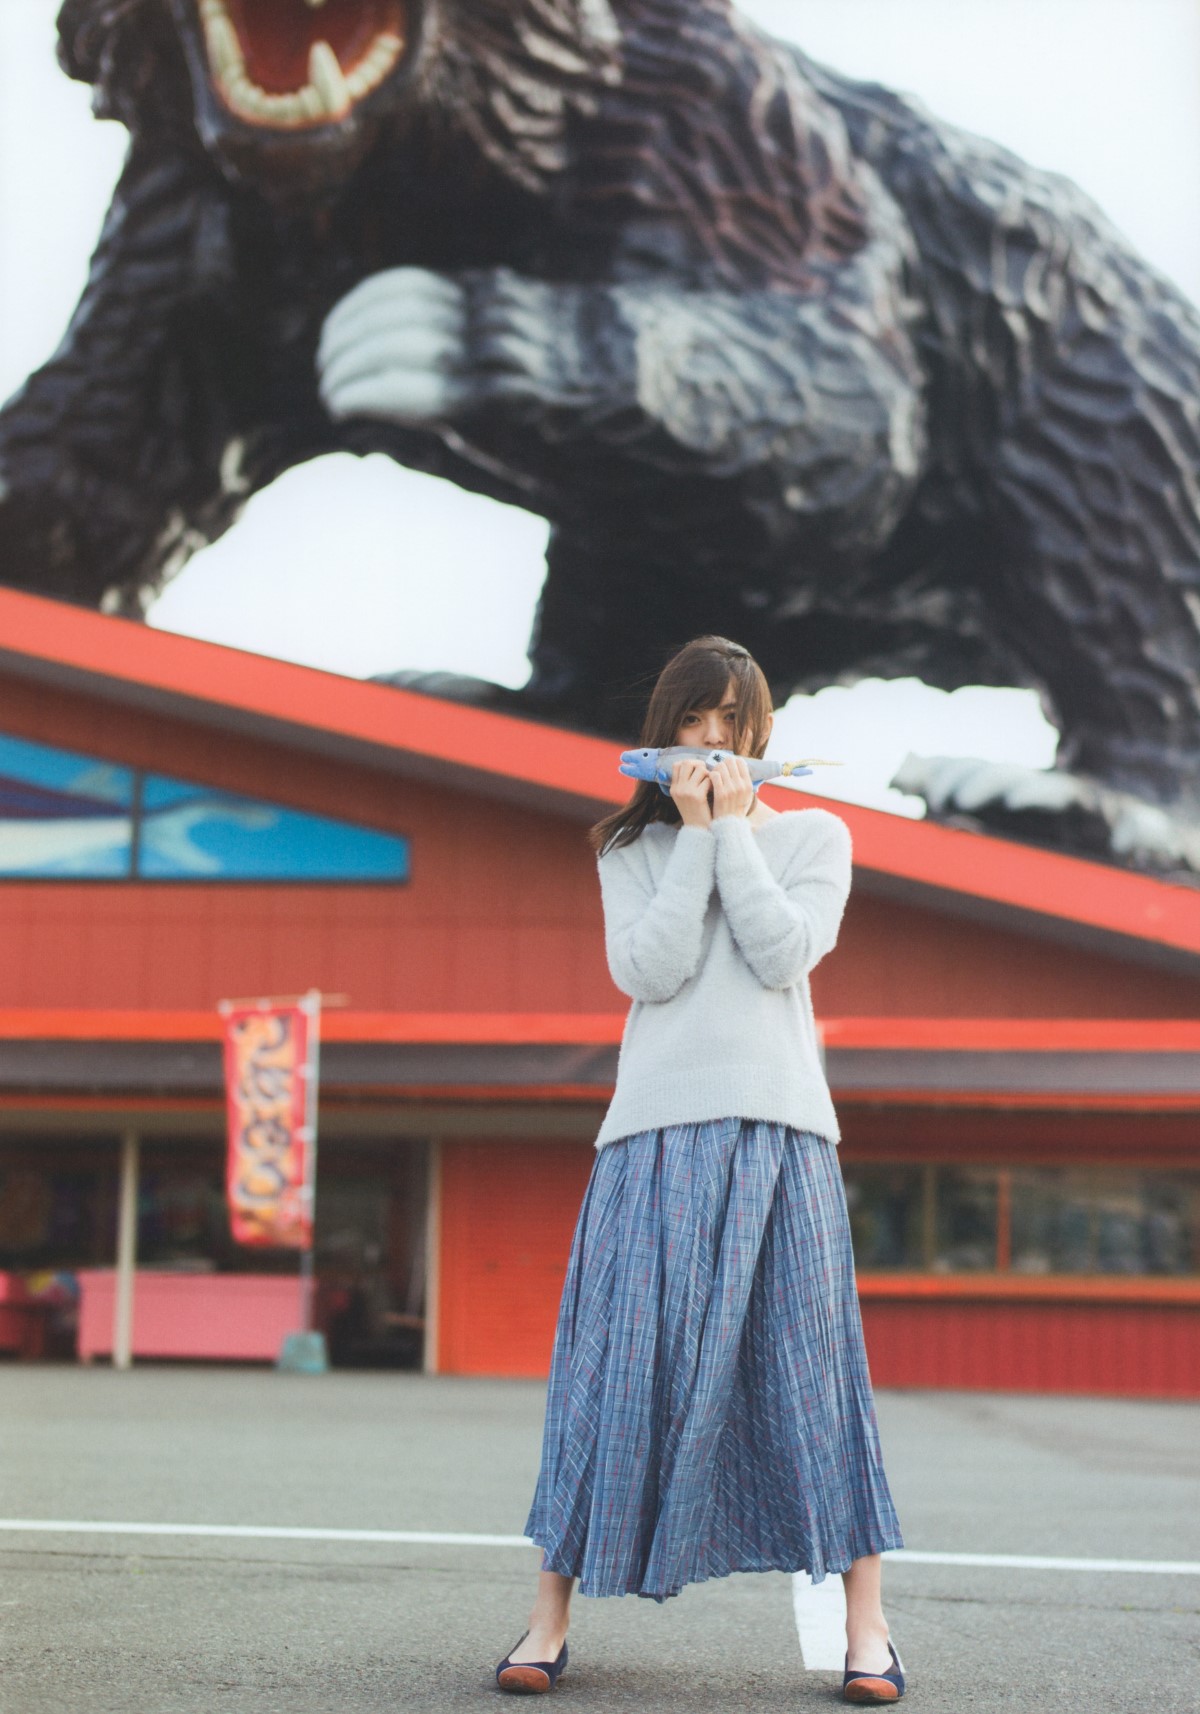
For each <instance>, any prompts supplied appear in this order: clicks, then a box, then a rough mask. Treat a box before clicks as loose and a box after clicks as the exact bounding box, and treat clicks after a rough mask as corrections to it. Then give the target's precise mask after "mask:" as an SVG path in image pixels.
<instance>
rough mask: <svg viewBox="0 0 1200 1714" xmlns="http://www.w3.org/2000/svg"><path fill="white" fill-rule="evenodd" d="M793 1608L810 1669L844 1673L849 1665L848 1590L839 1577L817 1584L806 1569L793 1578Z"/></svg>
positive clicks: (806, 1667)
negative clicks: (847, 1653)
mask: <svg viewBox="0 0 1200 1714" xmlns="http://www.w3.org/2000/svg"><path fill="white" fill-rule="evenodd" d="M792 1611H793V1612H794V1613H795V1615H796V1634H797V1636H798V1637H799V1638H800V1653H801V1655H802V1656H803V1657H804V1666H805V1670H806V1671H808V1672H841V1670H842V1668H843V1667H844V1666H845V1664H846V1590H845V1586H844V1584H843V1583H842V1580H841V1578H840V1577H836V1576H834V1577H826V1578H825V1580H824V1581H823V1582H821V1583H814V1582H813V1580H812V1578H811V1577H810V1576H809V1575H808V1572H807V1571H797V1572H796V1573H795V1574H794V1576H793V1577H792Z"/></svg>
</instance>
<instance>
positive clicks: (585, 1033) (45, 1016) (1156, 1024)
mask: <svg viewBox="0 0 1200 1714" xmlns="http://www.w3.org/2000/svg"><path fill="white" fill-rule="evenodd" d="M624 1027H625V1015H624V1013H620V1012H354V1011H349V1010H346V1011H343V1010H340V1009H339V1010H336V1011H335V1010H330V1011H326V1012H325V1013H324V1014H323V1016H322V1019H321V1036H322V1039H323V1040H325V1041H327V1042H380V1043H389V1042H391V1043H396V1044H403V1043H406V1042H411V1043H418V1044H424V1045H432V1044H436V1043H443V1042H444V1043H458V1044H466V1045H469V1044H479V1045H488V1046H505V1045H510V1044H511V1045H513V1046H518V1045H521V1044H524V1043H535V1044H538V1045H554V1044H559V1043H562V1044H567V1045H571V1046H608V1045H615V1044H616V1043H618V1042H619V1041H620V1039H621V1034H622V1031H623V1029H624ZM820 1027H821V1031H822V1034H823V1036H824V1039H825V1044H826V1046H827V1047H829V1048H837V1049H851V1050H870V1049H880V1048H891V1049H900V1050H907V1051H914V1052H917V1051H922V1050H926V1051H942V1052H974V1053H979V1052H990V1053H1004V1052H1010V1053H1011V1052H1021V1053H1038V1052H1046V1053H1062V1052H1072V1051H1075V1052H1085V1053H1118V1052H1120V1053H1200V1021H1198V1020H1196V1019H1193V1018H960V1017H948V1018H892V1017H886V1018H867V1017H857V1018H825V1019H822V1020H821V1021H820ZM222 1028H223V1025H222V1020H221V1017H220V1015H219V1014H218V1012H217V1011H216V1009H215V1008H213V1009H212V1010H195V1011H184V1010H174V1011H172V1010H162V1011H155V1010H150V1009H146V1010H141V1009H138V1010H132V1009H125V1010H119V1009H114V1010H101V1009H96V1010H71V1009H67V1008H52V1007H21V1008H15V1007H9V1008H0V1040H5V1041H139V1042H155V1041H162V1042H169V1041H187V1042H197V1041H219V1040H220V1039H221V1033H222Z"/></svg>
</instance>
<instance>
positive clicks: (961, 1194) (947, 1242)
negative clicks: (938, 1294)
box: [933, 1167, 998, 1274]
mask: <svg viewBox="0 0 1200 1714" xmlns="http://www.w3.org/2000/svg"><path fill="white" fill-rule="evenodd" d="M997 1177H998V1175H997V1173H996V1170H995V1168H994V1167H993V1168H988V1167H939V1168H938V1169H937V1237H936V1242H935V1249H934V1257H933V1267H934V1268H935V1270H936V1271H937V1272H938V1273H952V1274H958V1273H973V1272H976V1271H978V1270H979V1269H982V1268H987V1269H991V1268H995V1266H996V1238H997V1223H996V1211H997V1194H996V1192H997Z"/></svg>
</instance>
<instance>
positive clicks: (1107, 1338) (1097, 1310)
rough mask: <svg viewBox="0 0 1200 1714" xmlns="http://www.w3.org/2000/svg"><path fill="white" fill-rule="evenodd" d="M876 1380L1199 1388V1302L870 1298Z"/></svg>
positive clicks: (1043, 1388)
mask: <svg viewBox="0 0 1200 1714" xmlns="http://www.w3.org/2000/svg"><path fill="white" fill-rule="evenodd" d="M862 1308H863V1329H864V1332H865V1333H866V1338H867V1355H868V1358H869V1360H870V1364H871V1379H872V1380H873V1382H874V1383H875V1385H876V1386H877V1387H966V1388H973V1387H978V1388H982V1389H985V1390H987V1391H989V1392H1033V1393H1109V1394H1116V1395H1123V1396H1126V1397H1133V1398H1180V1399H1189V1398H1190V1399H1194V1398H1197V1397H1200V1305H1197V1304H1164V1305H1150V1304H1111V1303H1108V1304H1104V1303H1096V1304H1091V1303H962V1302H954V1301H953V1300H949V1301H943V1302H938V1303H905V1302H903V1301H901V1302H892V1301H888V1300H878V1299H876V1300H871V1299H868V1300H867V1301H865V1302H864V1303H863V1306H862Z"/></svg>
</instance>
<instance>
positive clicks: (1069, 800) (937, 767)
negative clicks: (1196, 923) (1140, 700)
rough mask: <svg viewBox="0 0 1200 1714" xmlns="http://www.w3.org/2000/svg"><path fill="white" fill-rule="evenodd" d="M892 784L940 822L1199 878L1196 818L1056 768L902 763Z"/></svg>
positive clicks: (943, 760) (967, 759) (968, 761)
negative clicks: (958, 822)
mask: <svg viewBox="0 0 1200 1714" xmlns="http://www.w3.org/2000/svg"><path fill="white" fill-rule="evenodd" d="M891 783H892V785H893V786H894V787H895V788H896V789H897V790H898V791H903V792H911V793H912V794H913V795H914V796H916V797H920V798H923V799H924V800H925V803H926V805H927V806H928V808H929V811H930V814H931V815H932V816H933V817H934V818H935V819H939V820H953V819H957V820H962V821H965V822H969V823H970V824H971V825H974V826H978V827H980V828H984V829H987V830H988V831H990V832H995V833H1002V834H1008V835H1010V836H1012V837H1014V838H1018V839H1026V840H1028V841H1029V842H1030V843H1031V844H1036V845H1049V846H1052V847H1054V848H1056V849H1058V850H1061V851H1066V852H1070V853H1072V854H1074V855H1077V856H1081V857H1093V858H1100V859H1103V860H1106V861H1108V862H1115V863H1121V864H1123V865H1125V866H1126V867H1128V868H1134V869H1149V870H1154V871H1155V872H1158V873H1162V872H1172V871H1175V872H1182V873H1184V874H1195V875H1200V819H1198V818H1197V817H1195V816H1194V815H1193V816H1186V815H1176V814H1173V813H1172V811H1171V810H1170V809H1167V808H1164V807H1163V806H1162V805H1161V804H1155V803H1149V802H1147V801H1146V800H1145V799H1142V798H1138V797H1134V796H1133V794H1132V793H1130V792H1123V791H1117V790H1115V789H1114V788H1113V787H1111V786H1106V785H1104V784H1103V783H1102V782H1101V781H1099V780H1096V779H1091V778H1088V777H1087V776H1086V775H1076V774H1070V773H1067V772H1065V771H1064V770H1060V769H1042V768H1028V767H1023V766H1021V765H1020V764H1018V763H1014V762H989V761H984V760H981V759H980V758H978V757H974V756H913V755H910V756H907V757H906V758H905V760H904V761H903V762H902V763H901V765H900V767H899V768H898V769H897V771H896V773H895V775H894V776H893V778H892V781H891Z"/></svg>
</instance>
